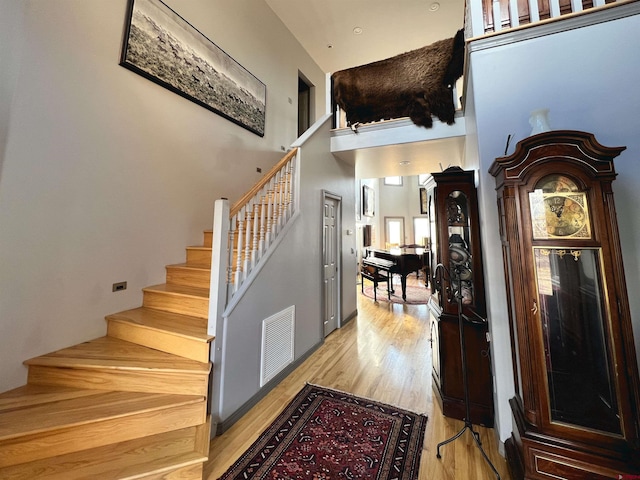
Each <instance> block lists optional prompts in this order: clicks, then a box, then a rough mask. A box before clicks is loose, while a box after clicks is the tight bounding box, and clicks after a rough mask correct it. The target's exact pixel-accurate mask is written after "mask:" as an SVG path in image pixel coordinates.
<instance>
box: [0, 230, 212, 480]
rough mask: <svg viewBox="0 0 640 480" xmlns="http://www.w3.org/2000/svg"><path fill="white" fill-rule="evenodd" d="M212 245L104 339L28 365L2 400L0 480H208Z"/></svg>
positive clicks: (113, 318) (151, 291) (197, 250)
mask: <svg viewBox="0 0 640 480" xmlns="http://www.w3.org/2000/svg"><path fill="white" fill-rule="evenodd" d="M211 239H212V232H211V231H205V232H204V246H197V247H187V258H186V263H184V264H179V265H168V266H167V267H166V268H167V276H166V283H165V284H161V285H155V286H151V287H147V288H144V289H143V305H142V307H140V308H135V309H132V310H127V311H124V312H120V313H115V314H113V315H108V316H107V317H106V320H107V335H106V336H105V337H101V338H98V339H95V340H91V341H89V342H85V343H82V344H79V345H75V346H72V347H69V348H65V349H62V350H58V351H56V352H53V353H49V354H47V355H43V356H41V357H36V358H32V359H30V360H27V361H26V362H25V364H26V365H27V366H28V368H29V373H28V379H27V385H25V386H22V387H19V388H17V389H14V390H11V391H8V392H5V393H3V394H0V479H2V480H14V479H16V480H17V479H24V480H34V479H47V480H52V479H59V480H76V479H99V480H116V479H117V480H124V479H146V480H152V479H153V480H160V479H172V480H178V479H179V480H191V479H202V475H203V463H204V462H205V461H206V460H207V457H208V452H209V430H210V424H211V421H210V416H209V415H208V411H207V405H208V402H207V397H208V391H209V376H210V370H211V364H210V362H209V346H210V342H211V340H212V339H213V337H210V336H208V335H207V317H208V307H209V278H210V276H211V271H210V268H211V267H210V266H211Z"/></svg>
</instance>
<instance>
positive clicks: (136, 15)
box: [120, 0, 267, 137]
mask: <svg viewBox="0 0 640 480" xmlns="http://www.w3.org/2000/svg"><path fill="white" fill-rule="evenodd" d="M120 65H122V66H123V67H125V68H128V69H129V70H132V71H134V72H136V73H138V74H140V75H142V76H143V77H145V78H147V79H149V80H151V81H153V82H155V83H157V84H159V85H161V86H163V87H165V88H167V89H169V90H171V91H173V92H175V93H177V94H178V95H180V96H182V97H184V98H186V99H188V100H191V101H192V102H195V103H197V104H198V105H200V106H202V107H204V108H207V109H208V110H211V111H213V112H215V113H217V114H219V115H221V116H223V117H225V118H226V119H228V120H231V121H232V122H234V123H236V124H237V125H240V126H241V127H243V128H246V129H247V130H249V131H251V132H253V133H255V134H256V135H260V136H261V137H262V136H264V126H265V115H266V96H267V92H266V86H265V84H264V83H262V82H261V81H260V80H258V79H257V78H256V77H254V76H253V75H252V74H251V73H250V72H249V71H247V70H246V69H245V68H244V67H242V65H240V64H239V63H237V62H236V61H235V60H234V59H233V58H231V57H230V56H229V55H227V54H226V53H225V52H224V51H223V50H222V49H220V48H219V47H218V46H217V45H216V44H214V43H213V42H211V40H209V39H208V38H207V37H205V36H204V35H203V34H202V33H200V32H199V31H198V30H197V29H196V28H194V27H193V26H192V25H191V24H190V23H189V22H187V21H186V20H185V19H184V18H182V17H181V16H180V15H178V14H177V13H176V12H174V11H173V10H172V9H171V8H169V7H168V6H167V5H165V4H164V3H163V2H162V1H160V0H129V10H128V13H127V21H126V29H125V34H124V41H123V45H122V54H121V57H120Z"/></svg>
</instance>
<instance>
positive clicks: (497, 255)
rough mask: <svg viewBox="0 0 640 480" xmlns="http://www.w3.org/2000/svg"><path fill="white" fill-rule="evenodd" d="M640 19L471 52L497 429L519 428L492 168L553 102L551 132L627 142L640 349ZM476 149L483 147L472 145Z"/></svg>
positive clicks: (504, 434)
mask: <svg viewBox="0 0 640 480" xmlns="http://www.w3.org/2000/svg"><path fill="white" fill-rule="evenodd" d="M638 27H640V17H639V16H638V15H636V16H632V17H628V18H624V19H621V20H617V21H613V22H607V23H601V24H598V25H594V26H590V27H584V28H579V29H576V30H571V31H567V32H563V33H558V34H554V35H549V36H545V37H541V38H537V39H532V40H527V41H521V42H518V43H514V44H511V45H509V46H506V47H501V48H499V49H489V50H481V51H477V52H475V53H472V54H471V75H472V76H471V79H470V82H469V85H470V89H469V90H468V91H467V94H468V97H467V98H468V100H469V101H470V102H471V104H470V105H469V104H468V105H469V106H468V108H467V112H466V116H467V127H468V133H469V136H468V141H467V155H468V156H470V157H471V156H473V155H477V156H478V158H479V165H480V166H479V173H480V182H479V195H480V198H479V201H480V208H481V219H482V220H481V222H482V233H483V237H482V242H483V248H484V258H486V259H487V261H486V268H485V278H487V279H489V280H488V281H487V285H488V287H487V294H488V303H489V319H490V321H491V329H492V335H493V342H494V343H493V355H494V357H493V359H494V364H495V373H496V388H497V392H498V393H497V405H496V407H497V420H498V431H499V434H500V438H501V439H502V440H505V439H507V438H508V437H509V436H510V434H511V412H510V409H509V405H508V400H509V398H510V397H512V396H513V381H512V372H511V370H512V368H511V355H510V345H509V331H508V328H509V327H508V322H507V308H506V299H505V293H504V281H503V273H502V262H501V261H500V259H501V246H500V238H499V235H498V219H497V209H496V194H495V181H494V179H493V177H492V176H491V175H489V173H488V169H489V167H490V165H491V163H492V162H493V161H494V159H495V158H496V157H499V156H502V155H504V150H505V143H506V140H507V135H509V134H511V135H512V136H513V140H512V142H511V147H510V149H509V151H508V153H509V154H510V153H512V152H513V148H514V146H515V143H516V142H517V141H519V140H521V139H523V138H525V137H527V136H529V134H530V132H531V127H530V125H529V123H528V118H529V113H530V112H531V111H533V110H535V109H538V108H545V107H547V108H550V123H551V128H552V129H572V130H584V131H587V132H592V133H594V134H595V136H596V139H597V140H598V141H599V142H600V143H601V144H603V145H605V146H621V145H625V146H627V150H626V151H624V152H623V153H622V154H621V155H620V156H619V157H618V158H616V160H615V161H614V163H615V167H616V171H617V172H618V178H617V179H616V181H615V182H614V183H613V190H614V193H615V201H616V209H617V214H618V224H619V229H620V236H621V242H622V254H623V257H624V263H625V272H626V279H627V284H628V293H629V294H630V306H631V316H632V319H633V326H634V332H635V342H636V348H637V350H638V351H640V295H637V294H636V291H637V285H638V284H640V257H639V256H638V251H640V215H638V211H637V207H638V205H640V188H638V185H640V168H638V159H639V158H640V135H638V132H639V131H640V117H639V116H638V112H639V111H640V94H638V85H637V80H638V78H640V56H638V54H637V46H638V45H640V28H638ZM474 147H475V152H474V151H473V150H474Z"/></svg>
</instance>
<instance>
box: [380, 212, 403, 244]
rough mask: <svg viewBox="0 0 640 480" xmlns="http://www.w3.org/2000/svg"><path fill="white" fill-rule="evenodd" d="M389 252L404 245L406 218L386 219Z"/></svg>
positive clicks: (385, 230)
mask: <svg viewBox="0 0 640 480" xmlns="http://www.w3.org/2000/svg"><path fill="white" fill-rule="evenodd" d="M384 233H385V240H386V243H387V245H386V247H387V250H388V249H389V248H392V247H399V246H400V245H403V244H404V217H384Z"/></svg>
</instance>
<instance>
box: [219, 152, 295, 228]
mask: <svg viewBox="0 0 640 480" xmlns="http://www.w3.org/2000/svg"><path fill="white" fill-rule="evenodd" d="M297 151H298V148H294V149H292V150H291V151H290V152H288V153H287V154H286V155H285V156H284V157H282V159H281V160H280V161H279V162H278V163H276V164H275V165H274V166H273V168H272V169H271V170H269V173H267V174H266V175H265V176H264V177H263V178H262V179H261V180H260V181H259V182H258V183H256V184H255V185H254V186H253V187H252V188H251V190H249V191H248V192H247V193H245V194H244V195H243V196H242V198H240V200H238V201H237V202H236V203H234V204H233V207H231V210H229V218H233V217H234V216H235V215H236V214H237V213H238V212H239V211H240V209H241V208H242V207H243V205H245V204H247V203H248V202H249V200H251V199H252V198H253V197H255V196H256V195H257V194H258V192H259V191H260V190H262V187H264V186H265V185H266V184H267V182H268V181H269V180H271V179H272V178H273V177H274V176H275V175H276V173H278V172H279V171H280V170H281V169H282V167H283V166H284V165H286V164H287V162H288V161H289V160H291V159H292V158H293V157H294V156H295V154H296V152H297Z"/></svg>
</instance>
